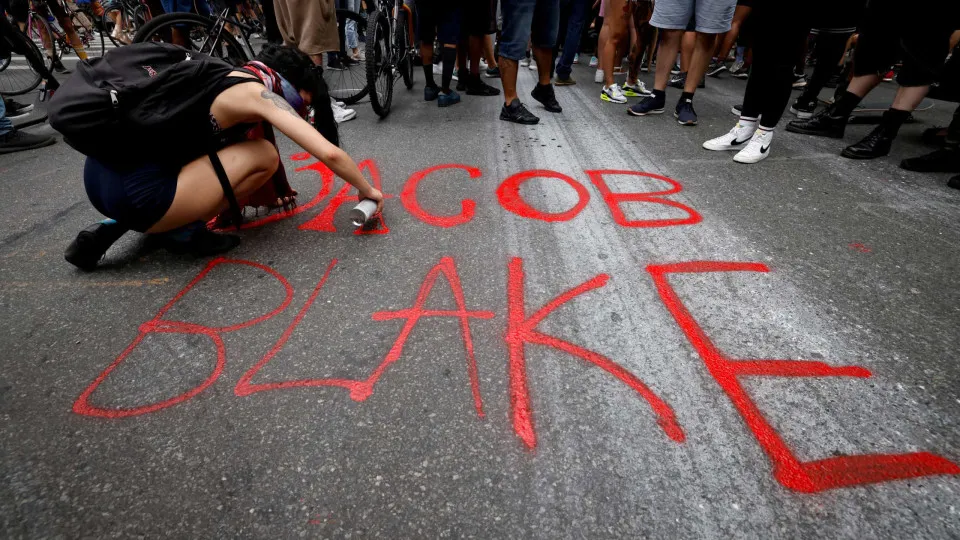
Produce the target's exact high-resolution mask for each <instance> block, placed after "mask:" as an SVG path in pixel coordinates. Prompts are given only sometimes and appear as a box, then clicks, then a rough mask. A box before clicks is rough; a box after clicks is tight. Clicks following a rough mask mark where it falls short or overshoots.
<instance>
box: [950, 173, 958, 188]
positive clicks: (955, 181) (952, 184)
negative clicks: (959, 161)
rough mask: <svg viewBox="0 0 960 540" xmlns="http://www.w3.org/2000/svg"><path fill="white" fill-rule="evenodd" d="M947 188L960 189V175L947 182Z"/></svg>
mask: <svg viewBox="0 0 960 540" xmlns="http://www.w3.org/2000/svg"><path fill="white" fill-rule="evenodd" d="M947 187H952V188H953V189H960V175H957V176H954V177H953V178H951V179H950V180H947Z"/></svg>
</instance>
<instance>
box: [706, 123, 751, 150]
mask: <svg viewBox="0 0 960 540" xmlns="http://www.w3.org/2000/svg"><path fill="white" fill-rule="evenodd" d="M755 131H757V129H756V128H749V127H744V126H741V125H740V122H737V125H735V126H733V129H731V130H730V131H729V132H728V133H727V134H726V135H721V136H719V137H717V138H716V139H710V140H709V141H707V142H705V143H703V147H704V148H706V149H707V150H717V151H721V150H742V149H744V148H746V147H745V146H743V145H744V143H746V142H747V141H749V140H750V138H751V137H753V133H754V132H755Z"/></svg>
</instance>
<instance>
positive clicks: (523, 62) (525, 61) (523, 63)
mask: <svg viewBox="0 0 960 540" xmlns="http://www.w3.org/2000/svg"><path fill="white" fill-rule="evenodd" d="M529 65H530V59H529V58H524V59H523V60H521V61H520V67H527V66H529Z"/></svg>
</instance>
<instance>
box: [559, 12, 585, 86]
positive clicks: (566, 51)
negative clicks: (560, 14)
mask: <svg viewBox="0 0 960 540" xmlns="http://www.w3.org/2000/svg"><path fill="white" fill-rule="evenodd" d="M561 2H562V3H563V7H562V8H561V9H564V10H566V9H569V10H570V15H569V17H570V18H569V19H568V20H567V37H566V39H565V40H564V41H563V54H561V55H560V58H559V59H558V60H557V77H560V78H561V79H568V78H570V72H571V71H573V57H574V56H576V55H577V53H578V52H580V38H581V37H582V36H581V34H582V32H583V24H584V23H585V22H586V21H587V9H588V8H589V7H590V0H561Z"/></svg>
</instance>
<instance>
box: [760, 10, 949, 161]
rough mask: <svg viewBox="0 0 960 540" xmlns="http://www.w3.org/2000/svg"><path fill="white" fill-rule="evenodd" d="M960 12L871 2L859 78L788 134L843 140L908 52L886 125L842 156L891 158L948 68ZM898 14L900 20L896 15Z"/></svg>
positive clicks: (856, 68) (858, 56) (858, 57)
mask: <svg viewBox="0 0 960 540" xmlns="http://www.w3.org/2000/svg"><path fill="white" fill-rule="evenodd" d="M958 11H960V5H958V2H955V1H954V2H940V1H938V0H917V1H915V2H912V3H910V4H907V5H905V4H903V3H902V2H898V1H896V0H870V2H869V3H868V4H867V9H866V12H865V14H864V17H863V22H862V24H861V25H860V27H859V30H860V36H859V38H858V40H857V47H856V49H855V50H854V61H853V75H854V77H853V79H852V80H851V81H850V84H849V85H848V86H847V89H846V91H845V92H843V94H842V95H841V97H840V99H838V100H837V101H836V102H834V103H833V104H832V105H831V106H829V107H827V108H826V109H824V110H823V111H821V112H820V113H818V114H816V115H814V116H813V117H812V118H810V119H809V120H795V121H793V122H790V124H788V125H787V131H791V132H794V133H802V134H805V135H820V136H825V137H832V138H835V139H840V138H843V134H844V130H845V128H846V126H847V121H848V120H849V118H850V114H851V113H852V112H853V111H854V109H855V108H856V107H857V105H859V104H860V101H861V100H862V99H863V98H864V97H865V96H866V95H867V94H868V93H869V92H870V91H871V90H873V89H874V88H875V87H876V86H877V85H878V84H880V82H881V81H882V80H883V79H882V77H883V74H884V73H886V72H887V71H888V70H889V69H890V66H891V65H893V63H894V61H895V60H896V58H897V56H898V55H899V54H900V53H902V58H903V67H902V68H901V69H900V73H899V74H898V75H897V82H898V83H899V84H900V88H899V90H897V95H896V97H895V98H894V100H893V104H892V105H891V107H890V108H889V109H888V110H887V111H886V112H885V113H884V115H883V119H882V120H881V122H880V125H878V126H877V127H876V129H874V130H873V131H871V132H870V133H869V134H868V135H867V136H866V137H864V138H863V139H862V140H861V141H860V142H858V143H856V144H853V145H850V146H848V147H846V148H845V149H844V150H843V151H842V152H841V153H840V155H841V156H843V157H845V158H850V159H873V158H877V157H881V156H885V155H887V154H889V153H890V147H891V145H892V144H893V140H894V139H895V138H896V136H897V132H898V131H899V130H900V126H901V125H903V123H904V121H906V120H907V118H908V117H909V116H910V113H911V112H912V111H913V110H914V109H916V107H917V106H918V105H919V104H920V102H922V101H923V98H924V97H925V96H926V95H927V92H928V91H929V89H930V84H931V83H933V82H935V81H936V80H937V78H938V76H939V73H940V71H941V69H942V68H943V65H944V60H945V59H946V56H947V54H948V52H949V43H950V35H951V34H952V33H953V31H954V30H956V29H957V28H958V26H960V20H958V18H960V17H958ZM894 13H895V14H897V16H895V17H894V16H891V14H894ZM754 54H756V52H755V53H754Z"/></svg>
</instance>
